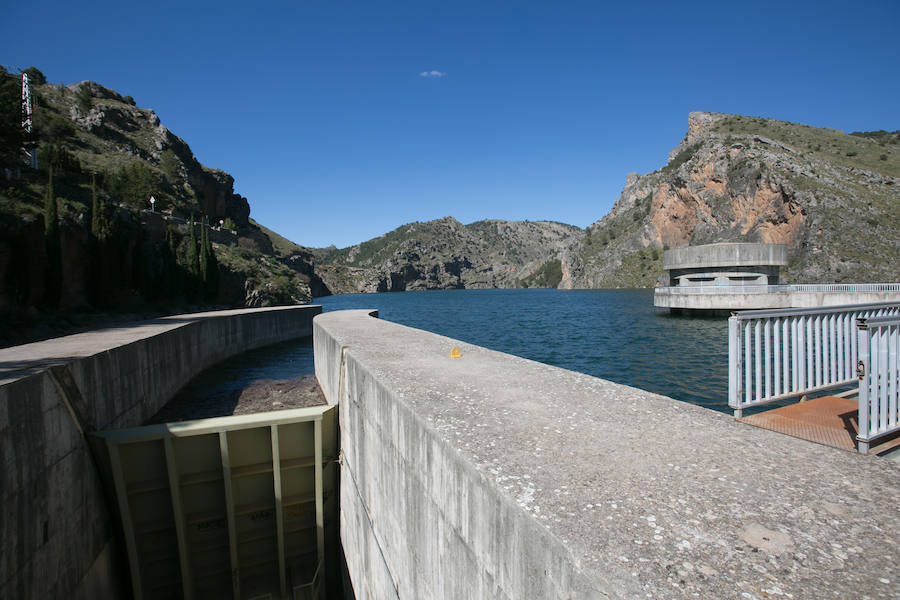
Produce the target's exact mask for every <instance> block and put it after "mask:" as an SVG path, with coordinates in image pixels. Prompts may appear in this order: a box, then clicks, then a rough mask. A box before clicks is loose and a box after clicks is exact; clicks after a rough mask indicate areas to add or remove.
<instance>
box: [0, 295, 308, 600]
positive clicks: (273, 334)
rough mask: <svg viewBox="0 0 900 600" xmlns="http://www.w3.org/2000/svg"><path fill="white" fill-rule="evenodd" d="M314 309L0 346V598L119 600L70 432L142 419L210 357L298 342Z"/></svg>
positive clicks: (93, 487)
mask: <svg viewBox="0 0 900 600" xmlns="http://www.w3.org/2000/svg"><path fill="white" fill-rule="evenodd" d="M320 312H321V307H319V306H291V307H278V308H268V309H247V310H233V311H218V312H212V313H202V314H190V315H182V316H177V317H167V318H163V319H158V320H155V321H150V322H145V323H140V324H135V325H134V326H125V327H116V328H111V329H107V330H103V331H96V332H90V333H84V334H78V335H73V336H68V337H65V338H58V339H54V340H47V341H44V342H38V343H36V344H28V345H25V346H16V347H13V348H6V349H3V350H0V456H2V460H3V464H2V472H0V492H2V501H3V507H4V510H3V511H0V539H2V542H3V551H2V553H0V598H22V599H25V598H35V599H37V598H42V599H43V598H62V597H67V598H101V597H102V598H115V597H126V596H127V594H126V593H124V591H123V590H125V589H126V588H125V587H124V586H123V585H122V584H123V582H122V580H121V579H122V577H123V575H124V573H126V572H127V568H126V567H125V566H124V560H122V561H121V562H119V557H118V556H117V555H118V554H120V552H118V551H117V548H116V546H115V544H114V542H113V538H114V529H113V528H114V525H113V515H114V512H113V509H112V508H111V507H110V506H108V505H107V498H106V496H105V493H104V491H103V487H102V485H101V481H100V478H99V475H98V473H97V470H96V468H95V465H94V462H93V456H92V454H91V452H90V449H89V447H88V444H87V442H86V441H85V438H84V436H83V434H82V432H84V433H87V432H90V431H94V430H101V429H111V428H121V427H131V426H135V425H140V424H142V423H143V422H144V421H145V420H146V419H147V418H149V417H150V416H152V415H153V414H154V413H156V411H158V410H159V409H160V408H161V407H162V406H163V405H164V404H165V403H166V402H167V401H168V400H169V399H170V398H171V397H172V395H174V393H175V392H177V391H178V389H180V388H181V387H182V386H183V385H184V384H186V383H187V382H188V381H190V380H191V379H192V378H193V377H194V376H195V375H196V374H198V373H199V372H200V371H202V370H203V369H205V368H207V367H209V366H211V365H213V364H215V363H216V362H219V361H221V360H223V359H225V358H228V357H229V356H233V355H235V354H238V353H240V352H244V351H246V350H251V349H253V348H258V347H261V346H264V345H268V344H272V343H276V342H280V341H284V340H288V339H293V338H297V337H303V336H308V335H310V334H311V333H312V318H313V317H314V316H315V315H316V314H318V313H320Z"/></svg>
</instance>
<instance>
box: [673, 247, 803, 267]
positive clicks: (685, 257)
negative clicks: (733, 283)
mask: <svg viewBox="0 0 900 600" xmlns="http://www.w3.org/2000/svg"><path fill="white" fill-rule="evenodd" d="M786 264H787V248H786V247H785V245H784V244H753V243H740V242H737V243H732V242H723V243H719V244H705V245H702V246H685V247H683V248H672V249H671V250H666V251H665V252H663V269H666V270H667V271H670V270H673V269H702V268H706V267H739V266H753V267H759V266H764V265H771V266H784V265H786Z"/></svg>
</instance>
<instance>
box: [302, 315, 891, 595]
mask: <svg viewBox="0 0 900 600" xmlns="http://www.w3.org/2000/svg"><path fill="white" fill-rule="evenodd" d="M314 330H315V333H314V347H315V353H316V357H315V358H316V374H317V377H318V379H319V382H320V385H321V386H322V388H323V390H324V392H325V395H326V397H327V398H328V400H329V402H331V403H339V404H340V408H339V410H340V423H341V446H342V452H343V462H342V474H341V537H342V541H343V546H344V551H345V556H346V560H347V567H348V573H349V578H350V580H351V581H352V585H353V589H354V592H355V594H356V597H357V598H359V599H367V598H377V599H379V600H380V599H386V598H422V599H428V598H510V599H513V598H515V599H521V598H528V599H539V598H554V599H558V598H657V599H658V598H716V599H730V598H734V599H742V600H743V599H762V598H784V599H788V598H791V599H820V598H870V599H876V598H898V597H900V580H898V579H897V577H896V564H895V563H896V557H897V556H900V540H898V532H900V513H898V511H897V508H896V507H897V503H898V501H900V471H898V469H897V465H896V463H893V462H888V461H883V460H881V459H878V458H875V457H871V456H868V457H867V456H860V455H855V454H851V453H849V452H844V451H841V450H836V449H832V448H826V447H824V446H819V445H816V444H811V443H809V442H806V441H803V440H798V439H795V438H791V437H787V436H783V435H780V434H777V433H774V432H771V431H766V430H762V429H757V428H753V427H747V426H745V425H743V424H741V423H738V422H736V421H734V420H733V419H732V418H731V417H730V416H727V415H724V414H720V413H715V412H712V411H708V410H705V409H702V408H699V407H696V406H692V405H689V404H686V403H682V402H678V401H676V400H673V399H671V398H666V397H663V396H659V395H656V394H651V393H648V392H644V391H641V390H637V389H634V388H630V387H627V386H622V385H618V384H614V383H611V382H609V381H605V380H601V379H597V378H594V377H590V376H587V375H582V374H578V373H573V372H570V371H566V370H563V369H559V368H555V367H551V366H547V365H543V364H539V363H534V362H531V361H528V360H525V359H521V358H517V357H514V356H510V355H507V354H502V353H499V352H494V351H491V350H487V349H485V348H480V347H477V346H472V345H470V344H465V343H461V342H458V341H455V340H452V339H448V338H445V337H442V336H438V335H433V334H430V333H427V332H424V331H419V330H415V329H411V328H408V327H403V326H400V325H396V324H393V323H389V322H384V321H381V320H378V319H375V318H372V317H370V316H369V314H368V312H366V311H342V312H335V313H326V314H323V315H320V316H318V317H317V318H316V319H315V322H314ZM454 346H457V347H459V348H460V350H461V352H460V354H461V356H460V357H459V358H451V357H450V353H451V349H452V348H453V347H454Z"/></svg>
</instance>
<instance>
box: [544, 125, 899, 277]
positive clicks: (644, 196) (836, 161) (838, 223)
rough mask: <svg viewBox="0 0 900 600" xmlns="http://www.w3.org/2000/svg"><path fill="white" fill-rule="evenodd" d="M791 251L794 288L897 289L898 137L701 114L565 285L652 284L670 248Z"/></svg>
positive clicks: (565, 267) (569, 256)
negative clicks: (736, 246) (853, 285)
mask: <svg viewBox="0 0 900 600" xmlns="http://www.w3.org/2000/svg"><path fill="white" fill-rule="evenodd" d="M725 241H732V242H733V241H748V242H767V243H783V244H786V245H787V247H788V256H789V261H790V262H789V264H788V265H787V267H786V268H784V269H783V271H782V280H783V281H787V282H792V283H817V282H877V281H900V132H893V133H890V132H884V131H881V132H867V133H854V134H850V135H848V134H845V133H844V132H841V131H838V130H833V129H822V128H817V127H809V126H806V125H799V124H795V123H788V122H784V121H775V120H770V119H762V118H754V117H744V116H738V115H726V114H719V113H705V112H695V113H691V114H690V116H689V120H688V132H687V135H686V136H685V137H684V139H683V140H682V141H681V143H680V144H679V145H678V147H676V148H675V149H673V150H672V151H671V152H670V154H669V160H668V163H667V164H666V165H665V166H664V167H663V168H661V169H659V170H657V171H654V172H652V173H649V174H647V175H643V176H640V175H638V174H636V173H632V174H631V175H629V176H628V178H627V180H626V184H625V188H624V190H623V191H622V194H621V196H620V197H619V199H618V200H617V201H616V203H615V205H614V206H613V209H612V211H611V212H610V213H609V214H608V215H606V216H605V217H603V218H602V219H600V220H599V221H597V222H596V223H594V224H593V225H591V226H590V227H588V228H587V230H586V231H585V235H584V236H583V238H582V239H580V240H578V241H577V242H576V243H574V244H572V245H571V246H569V247H568V248H567V250H566V251H565V252H564V254H563V256H562V257H561V268H562V273H563V276H562V280H561V282H560V287H562V288H600V287H648V286H652V285H654V283H655V282H657V281H660V280H661V275H662V260H661V257H662V252H661V251H662V250H663V249H666V248H670V247H671V248H674V247H680V246H686V245H698V244H706V243H712V242H725Z"/></svg>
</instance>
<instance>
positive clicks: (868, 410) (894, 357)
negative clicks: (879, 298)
mask: <svg viewBox="0 0 900 600" xmlns="http://www.w3.org/2000/svg"><path fill="white" fill-rule="evenodd" d="M857 327H858V328H859V341H858V342H857V345H858V346H859V362H858V364H857V376H858V378H859V412H858V415H857V422H858V423H859V434H858V435H857V436H856V439H857V444H858V448H859V451H860V453H863V454H865V453H867V452H868V451H869V445H870V444H871V442H872V440H874V439H876V438H879V437H881V436H884V435H887V434H889V433H893V432H895V431H898V430H900V315H898V314H893V315H890V316H881V317H871V318H868V319H858V320H857Z"/></svg>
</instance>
